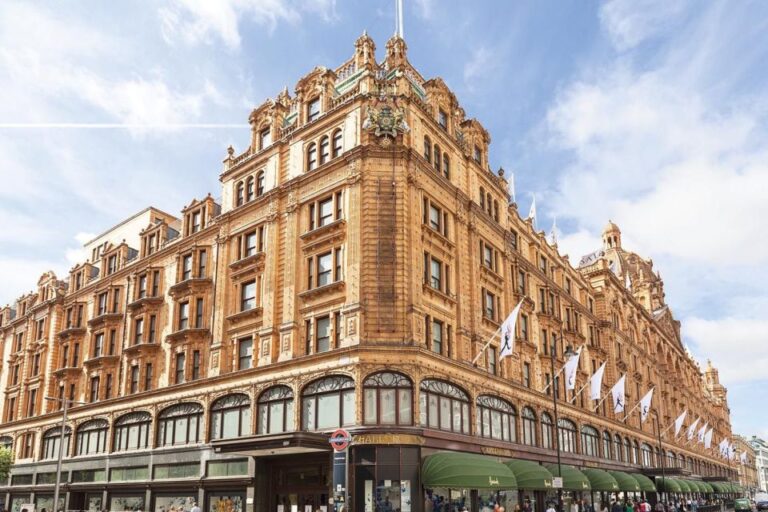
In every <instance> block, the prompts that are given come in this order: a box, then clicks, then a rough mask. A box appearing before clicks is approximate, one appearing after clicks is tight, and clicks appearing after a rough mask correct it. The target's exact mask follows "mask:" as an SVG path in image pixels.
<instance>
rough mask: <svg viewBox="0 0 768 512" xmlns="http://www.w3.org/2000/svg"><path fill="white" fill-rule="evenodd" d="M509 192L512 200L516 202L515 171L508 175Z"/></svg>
mask: <svg viewBox="0 0 768 512" xmlns="http://www.w3.org/2000/svg"><path fill="white" fill-rule="evenodd" d="M509 193H510V195H511V196H512V202H513V203H516V202H517V200H516V199H515V173H510V175H509Z"/></svg>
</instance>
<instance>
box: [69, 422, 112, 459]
mask: <svg viewBox="0 0 768 512" xmlns="http://www.w3.org/2000/svg"><path fill="white" fill-rule="evenodd" d="M108 431H109V423H107V420H104V419H98V420H91V421H86V422H85V423H83V424H82V425H80V426H79V427H77V438H76V441H77V445H76V446H77V454H78V455H91V454H94V453H102V452H105V451H107V432H108Z"/></svg>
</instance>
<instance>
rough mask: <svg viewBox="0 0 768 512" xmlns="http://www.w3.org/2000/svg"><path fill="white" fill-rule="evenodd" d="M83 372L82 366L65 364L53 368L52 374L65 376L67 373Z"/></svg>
mask: <svg viewBox="0 0 768 512" xmlns="http://www.w3.org/2000/svg"><path fill="white" fill-rule="evenodd" d="M82 372H83V369H82V368H79V367H77V366H65V367H64V368H58V369H56V370H53V376H54V377H57V378H65V377H67V376H68V375H74V376H78V375H80V374H81V373H82Z"/></svg>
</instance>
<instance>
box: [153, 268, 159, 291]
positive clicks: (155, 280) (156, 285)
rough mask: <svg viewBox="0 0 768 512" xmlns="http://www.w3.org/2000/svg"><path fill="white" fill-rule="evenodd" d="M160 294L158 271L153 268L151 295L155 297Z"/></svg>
mask: <svg viewBox="0 0 768 512" xmlns="http://www.w3.org/2000/svg"><path fill="white" fill-rule="evenodd" d="M159 295H160V271H159V270H155V271H154V272H152V296H153V297H157V296H159Z"/></svg>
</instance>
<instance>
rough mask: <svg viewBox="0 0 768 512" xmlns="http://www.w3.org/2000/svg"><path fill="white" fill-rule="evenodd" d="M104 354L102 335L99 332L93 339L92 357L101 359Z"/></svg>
mask: <svg viewBox="0 0 768 512" xmlns="http://www.w3.org/2000/svg"><path fill="white" fill-rule="evenodd" d="M103 353H104V333H103V332H100V333H98V334H97V335H96V336H94V338H93V357H101V356H102V355H103Z"/></svg>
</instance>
